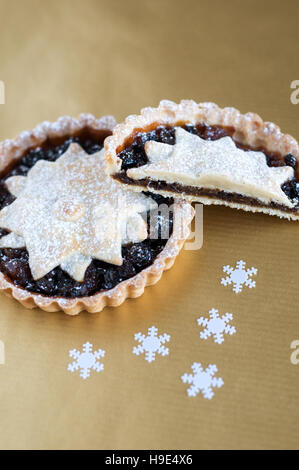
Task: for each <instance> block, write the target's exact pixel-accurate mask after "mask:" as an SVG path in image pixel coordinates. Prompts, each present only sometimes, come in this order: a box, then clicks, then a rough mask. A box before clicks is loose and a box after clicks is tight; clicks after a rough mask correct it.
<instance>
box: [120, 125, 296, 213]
mask: <svg viewBox="0 0 299 470" xmlns="http://www.w3.org/2000/svg"><path fill="white" fill-rule="evenodd" d="M175 137H176V144H175V145H168V144H163V143H159V142H155V141H148V142H146V144H145V152H146V154H147V157H148V160H149V163H148V164H146V165H144V166H140V167H139V168H131V169H129V170H128V171H127V174H128V176H129V177H130V178H133V179H137V180H138V179H142V178H150V179H153V180H159V181H161V180H162V181H166V182H168V183H179V184H181V185H185V186H195V187H205V188H211V189H218V190H222V191H228V192H236V193H240V194H244V195H247V196H250V197H254V198H259V199H261V200H263V201H265V202H270V201H272V200H274V201H276V202H278V203H281V204H284V205H286V206H289V207H293V205H294V204H292V202H291V201H290V200H289V198H288V197H287V196H286V194H285V193H284V192H283V191H282V189H281V185H282V184H283V183H284V182H286V181H287V180H289V179H290V178H292V177H293V176H294V170H293V168H291V167H289V166H285V167H269V166H268V165H267V161H266V156H265V155H264V154H263V153H262V152H254V151H245V150H241V149H239V148H237V147H236V145H235V143H234V141H233V140H232V139H231V137H222V138H221V139H219V140H214V141H207V140H204V139H201V138H200V137H199V136H197V135H194V134H190V133H189V132H187V131H185V130H184V129H183V128H181V127H177V128H176V130H175Z"/></svg>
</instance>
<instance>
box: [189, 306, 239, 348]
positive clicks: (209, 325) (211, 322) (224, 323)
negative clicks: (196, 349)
mask: <svg viewBox="0 0 299 470" xmlns="http://www.w3.org/2000/svg"><path fill="white" fill-rule="evenodd" d="M209 314H210V317H209V318H204V317H200V318H198V320H197V323H198V325H199V326H204V327H205V329H204V330H203V331H201V332H200V337H201V338H202V339H208V338H209V337H210V336H211V335H213V337H214V341H215V343H218V344H221V343H223V341H224V337H223V334H224V333H226V334H228V335H233V334H234V333H236V328H235V327H234V326H231V325H228V323H229V322H230V321H231V320H232V319H233V315H232V314H231V313H225V314H224V315H222V317H220V316H219V313H218V310H216V309H215V308H212V309H211V310H210V311H209Z"/></svg>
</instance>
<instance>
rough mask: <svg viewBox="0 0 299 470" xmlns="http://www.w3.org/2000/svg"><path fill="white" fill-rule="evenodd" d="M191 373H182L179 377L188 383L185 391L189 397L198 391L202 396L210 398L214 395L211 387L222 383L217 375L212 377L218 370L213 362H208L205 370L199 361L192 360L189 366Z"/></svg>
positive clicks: (218, 386) (220, 385)
mask: <svg viewBox="0 0 299 470" xmlns="http://www.w3.org/2000/svg"><path fill="white" fill-rule="evenodd" d="M191 369H192V370H193V374H184V375H182V377H181V379H182V381H183V382H184V383H185V384H186V383H187V384H190V385H191V387H189V388H188V390H187V393H188V395H189V397H195V396H196V395H198V394H199V393H200V392H201V393H202V395H203V397H204V398H208V399H209V400H211V398H213V396H214V392H213V390H212V389H213V388H214V387H217V388H220V387H222V385H223V383H224V382H223V380H222V379H221V378H220V377H219V378H217V377H214V375H215V374H216V372H217V371H218V369H217V367H216V366H215V364H210V365H209V366H208V367H207V368H206V369H205V370H203V368H202V365H201V364H200V363H199V362H194V363H193V364H192V366H191Z"/></svg>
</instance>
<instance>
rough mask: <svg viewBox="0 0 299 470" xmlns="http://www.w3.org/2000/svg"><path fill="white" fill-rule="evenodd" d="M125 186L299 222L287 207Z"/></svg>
mask: <svg viewBox="0 0 299 470" xmlns="http://www.w3.org/2000/svg"><path fill="white" fill-rule="evenodd" d="M114 179H115V181H116V182H117V183H118V184H120V185H123V184H124V183H122V182H120V181H119V180H118V179H117V178H114ZM136 183H137V181H136ZM125 184H126V185H127V186H129V187H130V189H131V190H132V191H136V192H140V191H147V192H152V193H154V194H158V195H160V196H164V197H168V198H169V197H171V198H174V199H175V201H176V202H183V201H186V202H188V203H189V204H191V203H193V204H203V205H205V206H212V205H216V206H226V207H230V208H232V209H238V210H243V211H245V212H252V213H263V214H267V215H272V216H277V217H279V218H280V219H287V220H290V221H298V220H299V212H298V213H296V212H288V210H290V209H289V208H288V207H286V211H283V210H281V209H277V208H274V207H263V206H253V205H250V204H242V203H237V202H230V201H226V200H224V199H217V198H211V197H208V196H195V195H188V194H186V193H185V194H184V198H182V197H181V196H180V194H179V193H177V192H174V191H170V190H169V191H167V190H165V189H153V188H152V187H151V186H150V185H149V186H140V185H137V184H136V185H135V184H134V182H133V181H132V182H131V183H130V184H128V183H125Z"/></svg>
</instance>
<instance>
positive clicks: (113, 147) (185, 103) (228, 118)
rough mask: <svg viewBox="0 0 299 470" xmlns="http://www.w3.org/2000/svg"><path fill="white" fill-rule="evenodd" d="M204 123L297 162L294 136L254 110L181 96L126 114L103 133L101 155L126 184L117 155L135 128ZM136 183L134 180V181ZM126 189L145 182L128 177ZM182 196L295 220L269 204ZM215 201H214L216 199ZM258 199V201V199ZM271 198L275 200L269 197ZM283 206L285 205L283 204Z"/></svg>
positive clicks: (144, 129)
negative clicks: (228, 129) (108, 132)
mask: <svg viewBox="0 0 299 470" xmlns="http://www.w3.org/2000/svg"><path fill="white" fill-rule="evenodd" d="M200 123H203V124H207V125H219V126H225V127H233V128H234V129H235V131H234V134H233V136H232V137H233V140H234V141H235V142H238V143H240V144H244V145H247V146H249V147H251V148H252V150H253V151H255V149H256V151H258V149H259V148H261V147H262V148H264V149H265V151H266V152H269V153H278V154H281V155H287V154H288V153H291V154H292V155H293V156H294V157H295V158H296V159H297V161H298V164H299V144H298V142H297V141H296V139H295V138H294V137H292V136H291V135H289V134H284V133H282V132H281V130H280V128H279V127H278V126H277V125H276V124H273V123H272V122H267V121H265V122H264V121H263V120H262V118H261V117H260V116H259V115H257V114H255V113H250V112H249V113H246V114H242V113H241V112H240V111H239V110H238V109H235V108H232V107H227V108H220V107H219V106H217V105H216V104H215V103H209V102H204V103H196V102H195V101H192V100H182V101H181V102H180V103H178V104H177V103H174V102H172V101H168V100H163V101H161V102H160V104H159V106H158V107H157V108H144V109H142V110H141V114H140V115H132V116H128V117H127V118H126V120H125V121H124V122H123V123H122V124H118V125H117V126H116V127H115V128H114V131H113V133H112V135H111V136H109V137H107V139H106V140H105V143H104V147H105V159H106V162H107V168H108V171H109V173H110V175H111V176H112V177H114V178H115V180H116V181H118V182H119V184H127V183H126V182H122V181H120V180H119V179H118V178H117V177H118V174H119V173H120V172H121V164H122V160H121V159H120V158H119V157H118V156H117V155H118V154H119V153H120V152H121V151H123V150H124V149H125V148H126V147H127V146H129V145H130V143H131V140H133V139H134V137H135V136H136V134H138V133H139V132H149V131H151V130H153V129H156V128H157V127H158V126H159V125H170V126H173V127H175V126H181V125H184V124H200ZM135 183H136V184H135ZM127 186H129V188H130V189H132V190H135V191H144V190H145V189H144V188H145V186H144V185H143V186H141V185H140V183H139V184H138V181H137V180H134V181H133V180H132V181H131V182H130V184H127ZM146 188H147V190H148V191H152V192H153V193H155V194H159V195H162V196H165V197H177V199H180V197H181V198H182V196H180V194H178V193H175V192H172V191H166V190H157V189H153V188H152V187H151V188H149V186H148V187H146ZM184 200H186V201H189V202H199V203H203V204H208V205H211V204H218V205H219V204H221V205H225V206H228V207H232V208H238V209H243V210H247V211H251V212H263V213H266V214H269V215H277V216H279V217H280V218H287V219H289V220H299V212H298V214H296V213H291V212H285V211H283V210H280V209H277V208H271V207H258V206H253V205H246V204H242V203H232V202H229V201H224V200H222V199H216V198H215V199H210V198H208V197H202V196H200V197H198V196H194V195H192V196H189V195H186V194H184ZM216 201H217V202H216ZM261 202H262V201H261ZM273 202H275V201H273ZM286 209H289V208H288V207H286Z"/></svg>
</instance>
